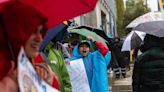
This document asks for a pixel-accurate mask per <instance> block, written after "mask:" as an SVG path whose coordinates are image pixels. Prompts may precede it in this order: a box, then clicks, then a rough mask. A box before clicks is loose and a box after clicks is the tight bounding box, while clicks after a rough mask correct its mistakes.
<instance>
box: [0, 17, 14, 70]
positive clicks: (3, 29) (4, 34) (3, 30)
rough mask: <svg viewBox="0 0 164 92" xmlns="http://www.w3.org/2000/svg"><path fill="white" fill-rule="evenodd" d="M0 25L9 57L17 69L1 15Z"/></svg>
mask: <svg viewBox="0 0 164 92" xmlns="http://www.w3.org/2000/svg"><path fill="white" fill-rule="evenodd" d="M0 25H1V26H2V32H3V36H4V38H5V40H6V44H7V47H8V50H9V52H10V55H11V57H12V59H13V61H14V63H15V66H16V67H17V63H16V58H15V56H14V52H13V48H12V46H11V43H10V41H9V39H8V33H7V29H6V27H5V24H4V21H3V18H2V15H0Z"/></svg>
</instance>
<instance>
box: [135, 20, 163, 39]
mask: <svg viewBox="0 0 164 92" xmlns="http://www.w3.org/2000/svg"><path fill="white" fill-rule="evenodd" d="M133 30H137V31H142V32H145V33H147V34H150V35H154V36H157V37H164V21H152V22H145V23H141V24H139V25H138V26H136V27H135V28H134V29H133Z"/></svg>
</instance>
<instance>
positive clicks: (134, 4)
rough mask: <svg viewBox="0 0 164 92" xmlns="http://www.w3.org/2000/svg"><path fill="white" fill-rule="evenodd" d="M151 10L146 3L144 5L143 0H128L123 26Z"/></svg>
mask: <svg viewBox="0 0 164 92" xmlns="http://www.w3.org/2000/svg"><path fill="white" fill-rule="evenodd" d="M149 11H150V9H149V8H148V7H147V6H146V5H144V2H143V0H127V2H126V10H125V15H124V22H123V28H125V27H126V26H127V25H128V24H129V23H130V22H131V21H133V20H134V19H135V18H137V17H139V16H141V15H143V14H145V13H147V12H149ZM126 30H130V29H126Z"/></svg>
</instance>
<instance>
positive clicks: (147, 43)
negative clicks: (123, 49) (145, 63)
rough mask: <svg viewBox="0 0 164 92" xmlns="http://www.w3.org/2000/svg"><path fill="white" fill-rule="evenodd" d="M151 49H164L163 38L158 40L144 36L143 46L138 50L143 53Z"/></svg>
mask: <svg viewBox="0 0 164 92" xmlns="http://www.w3.org/2000/svg"><path fill="white" fill-rule="evenodd" d="M151 47H164V37H162V38H159V37H156V36H153V35H149V34H146V36H145V39H144V42H143V44H142V45H141V47H140V49H141V50H142V51H143V52H144V51H146V50H148V49H150V48H151Z"/></svg>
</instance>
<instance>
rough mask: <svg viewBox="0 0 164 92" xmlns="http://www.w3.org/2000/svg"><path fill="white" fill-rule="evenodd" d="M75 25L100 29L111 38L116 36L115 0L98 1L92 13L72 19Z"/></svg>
mask: <svg viewBox="0 0 164 92" xmlns="http://www.w3.org/2000/svg"><path fill="white" fill-rule="evenodd" d="M74 19H75V22H76V23H77V25H79V26H80V25H88V26H93V27H96V28H98V29H102V30H103V31H105V33H106V34H109V35H111V36H116V35H117V31H116V28H117V24H116V20H117V14H116V4H115V0H99V2H98V4H97V6H96V8H95V10H94V11H92V12H90V13H87V14H84V15H82V16H79V17H76V18H74Z"/></svg>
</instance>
